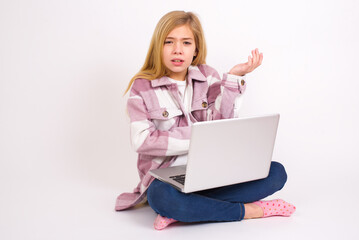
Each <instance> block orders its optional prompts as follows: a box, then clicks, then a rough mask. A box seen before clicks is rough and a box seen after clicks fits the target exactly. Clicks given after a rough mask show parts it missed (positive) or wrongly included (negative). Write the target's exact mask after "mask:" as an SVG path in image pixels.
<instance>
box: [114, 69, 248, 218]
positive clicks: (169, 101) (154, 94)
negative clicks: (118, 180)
mask: <svg viewBox="0 0 359 240" xmlns="http://www.w3.org/2000/svg"><path fill="white" fill-rule="evenodd" d="M187 81H188V86H187V87H188V88H189V89H188V92H189V93H190V96H191V99H192V103H191V109H190V111H189V112H187V111H185V110H184V109H185V108H184V106H183V103H182V101H181V98H180V95H179V92H178V88H177V84H175V83H172V82H171V81H170V80H169V79H168V78H167V77H162V78H159V79H155V80H152V81H149V80H147V79H136V80H135V81H134V83H133V85H132V88H131V91H130V97H129V99H128V102H127V108H128V113H129V116H130V120H131V125H130V127H131V142H132V145H133V147H134V149H135V151H136V152H138V160H137V168H138V173H139V176H140V183H139V184H138V186H137V187H136V188H135V189H134V190H133V192H132V193H122V194H121V195H119V196H118V197H117V201H116V207H115V209H116V210H118V211H119V210H124V209H127V208H130V207H133V206H135V205H136V204H138V203H141V202H144V201H146V190H147V188H148V187H149V185H150V184H151V182H152V181H153V177H152V176H151V175H150V174H149V170H151V169H156V168H163V167H168V166H170V165H171V164H172V163H173V162H174V161H175V160H176V157H177V156H178V155H181V154H186V153H187V152H188V149H189V139H190V133H191V126H190V123H189V122H188V118H189V119H191V121H192V122H197V121H210V120H215V119H225V118H233V117H237V116H238V113H239V105H240V102H241V100H242V94H243V92H244V91H245V88H246V82H245V80H244V77H239V76H234V75H230V74H226V73H225V74H224V75H223V79H221V78H220V76H219V74H218V73H217V71H216V70H215V69H213V68H211V67H209V66H208V65H199V66H190V67H189V68H188V76H187Z"/></svg>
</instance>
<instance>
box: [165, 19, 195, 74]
mask: <svg viewBox="0 0 359 240" xmlns="http://www.w3.org/2000/svg"><path fill="white" fill-rule="evenodd" d="M196 55H197V53H196V43H195V40H194V36H193V33H192V31H191V29H190V28H189V26H188V25H182V26H179V27H176V28H174V29H173V30H172V31H171V32H170V33H169V34H168V36H167V37H166V39H165V43H164V45H163V55H162V60H163V63H164V64H165V66H166V67H167V69H168V70H169V72H170V73H169V77H170V78H173V79H176V80H181V81H183V80H185V78H186V75H187V69H188V67H189V66H190V65H191V63H192V60H193V57H194V56H196Z"/></svg>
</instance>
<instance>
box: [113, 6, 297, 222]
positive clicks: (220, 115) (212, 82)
mask: <svg viewBox="0 0 359 240" xmlns="http://www.w3.org/2000/svg"><path fill="white" fill-rule="evenodd" d="M205 59H206V43H205V39H204V35H203V30H202V27H201V24H200V22H199V20H198V18H197V17H196V16H195V15H194V14H193V13H191V12H183V11H174V12H170V13H168V14H166V15H165V16H163V17H162V18H161V20H160V21H159V23H158V24H157V26H156V29H155V31H154V34H153V37H152V40H151V44H150V47H149V50H148V53H147V57H146V61H145V63H144V65H143V67H142V68H141V70H140V71H139V72H138V73H137V74H136V75H135V76H134V77H133V78H132V80H131V81H130V83H129V86H128V88H127V90H126V92H127V91H128V90H129V89H131V91H130V97H129V99H128V105H127V107H128V113H129V116H130V119H131V141H132V144H133V146H134V148H135V150H136V152H138V163H137V167H138V172H139V175H140V179H141V181H140V183H139V184H138V186H137V187H136V188H135V189H134V191H133V193H123V194H121V195H120V196H118V198H117V202H116V210H124V209H127V208H130V207H133V206H135V205H137V204H139V203H142V202H145V201H146V199H147V200H148V203H149V205H150V206H151V207H152V208H153V210H154V211H155V212H156V213H158V216H157V218H156V220H155V223H154V226H155V228H156V229H163V228H165V227H166V226H168V225H169V224H171V223H172V222H176V221H181V222H201V221H240V220H242V219H250V218H260V217H268V216H274V215H277V216H290V215H291V214H292V213H293V212H294V211H295V207H294V206H293V205H291V204H289V203H287V202H285V201H283V200H280V199H276V200H272V201H260V199H263V198H265V197H267V196H269V195H271V194H273V193H274V192H276V191H278V190H280V189H281V188H282V187H283V186H284V184H285V182H286V180H287V175H286V172H285V169H284V167H283V166H282V165H281V164H280V163H278V162H272V164H271V168H270V172H269V175H268V177H267V178H265V179H261V180H256V181H252V182H247V183H241V184H236V185H231V186H226V187H220V188H216V189H210V190H205V191H200V192H196V193H190V194H184V193H181V192H179V191H177V190H176V189H174V188H173V187H171V186H170V185H168V184H166V183H163V182H160V181H158V180H154V178H153V177H152V176H151V175H150V174H149V173H148V172H149V170H151V169H156V168H164V167H168V166H174V165H181V164H185V163H186V154H187V152H188V149H189V138H190V132H191V125H192V123H194V122H197V121H210V120H214V119H225V118H234V117H237V116H238V110H239V105H240V102H241V99H242V97H243V93H244V91H245V89H246V81H245V75H246V74H247V73H249V72H251V71H253V70H254V69H256V68H257V67H258V66H259V65H260V64H261V63H262V59H263V54H262V53H259V51H258V49H255V50H253V51H252V56H249V57H248V62H246V63H242V64H238V65H236V66H234V67H233V68H232V69H231V70H230V71H229V72H228V73H225V74H224V75H223V78H221V77H220V76H219V74H218V73H217V71H216V70H215V69H213V68H211V67H210V66H208V65H205ZM131 86H132V87H131ZM208 141H221V140H220V139H215V138H214V139H208ZM204 144H205V143H204ZM240 154H241V153H240V152H239V153H238V155H239V156H240ZM218 164H221V161H220V159H218Z"/></svg>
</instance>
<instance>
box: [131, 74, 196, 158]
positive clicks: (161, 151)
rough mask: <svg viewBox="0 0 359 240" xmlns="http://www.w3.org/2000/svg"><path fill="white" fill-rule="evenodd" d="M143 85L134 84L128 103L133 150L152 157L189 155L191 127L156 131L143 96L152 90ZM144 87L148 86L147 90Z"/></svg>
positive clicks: (140, 82)
mask: <svg viewBox="0 0 359 240" xmlns="http://www.w3.org/2000/svg"><path fill="white" fill-rule="evenodd" d="M146 81H148V80H146ZM143 83H144V81H137V80H136V81H135V82H134V84H133V86H132V88H131V92H130V97H129V99H128V101H127V110H128V114H129V116H130V128H131V143H132V146H133V148H134V149H135V151H136V152H138V153H140V154H145V155H152V156H175V155H181V154H185V153H187V152H188V149H189V138H190V133H191V127H174V128H172V129H170V130H169V131H161V130H159V129H156V126H155V124H154V123H153V121H152V120H151V117H150V113H149V111H148V109H147V106H146V103H145V101H144V98H143V94H142V93H143V92H146V91H152V89H150V87H148V86H149V85H147V84H143ZM143 85H146V86H147V89H146V86H143Z"/></svg>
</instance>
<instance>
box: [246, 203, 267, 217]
mask: <svg viewBox="0 0 359 240" xmlns="http://www.w3.org/2000/svg"><path fill="white" fill-rule="evenodd" d="M244 209H245V210H244V212H245V213H244V219H251V218H261V217H263V209H262V208H261V207H260V206H258V205H257V204H254V203H246V204H244Z"/></svg>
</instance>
